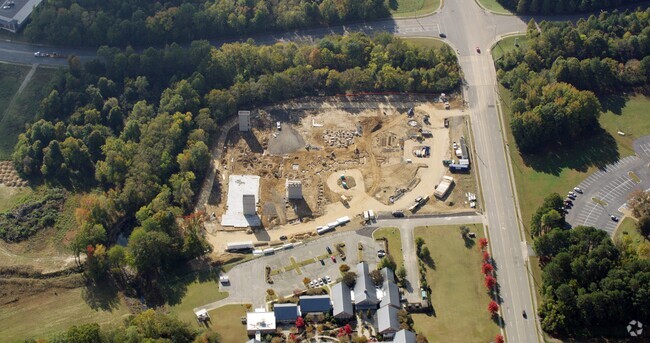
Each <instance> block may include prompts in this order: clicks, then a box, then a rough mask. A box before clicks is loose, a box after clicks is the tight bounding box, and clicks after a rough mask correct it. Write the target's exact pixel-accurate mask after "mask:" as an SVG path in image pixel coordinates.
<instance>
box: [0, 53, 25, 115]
mask: <svg viewBox="0 0 650 343" xmlns="http://www.w3.org/2000/svg"><path fill="white" fill-rule="evenodd" d="M28 72H29V67H26V66H19V65H14V64H4V63H0V117H4V112H3V111H4V110H5V109H6V108H7V107H8V106H9V103H10V102H11V98H13V96H14V94H16V91H17V90H18V88H19V87H20V83H21V82H23V79H24V78H25V76H26V75H27V73H28Z"/></svg>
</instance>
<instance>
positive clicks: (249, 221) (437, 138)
mask: <svg viewBox="0 0 650 343" xmlns="http://www.w3.org/2000/svg"><path fill="white" fill-rule="evenodd" d="M442 96H443V97H436V98H433V97H425V96H410V97H406V96H400V97H378V96H365V97H364V96H361V97H355V98H347V97H331V98H317V99H300V100H296V101H292V102H288V103H283V104H276V105H273V106H269V107H265V108H258V109H251V110H250V111H240V115H239V125H235V126H234V127H233V128H232V129H231V130H230V131H229V132H228V133H227V138H226V140H225V146H224V147H223V149H224V151H223V153H222V155H221V159H220V160H219V161H215V164H216V165H217V166H218V170H219V172H218V174H217V175H216V176H215V180H214V184H213V187H212V192H211V194H210V198H209V199H208V202H207V204H206V206H205V208H206V212H207V213H209V214H211V216H210V218H211V220H210V221H209V222H208V223H206V228H207V231H208V233H210V234H211V235H217V234H218V233H219V232H230V233H235V232H240V233H241V234H231V235H230V236H229V237H231V238H232V239H240V238H242V239H245V237H244V236H243V235H246V234H248V235H249V237H248V239H249V240H250V239H253V237H251V236H250V234H253V233H255V234H256V236H257V238H258V239H259V240H264V239H271V238H274V237H275V236H278V237H279V236H287V235H289V236H293V235H296V234H303V235H314V234H315V232H316V231H315V229H316V228H318V227H323V226H326V225H328V223H332V222H333V221H335V220H336V218H340V217H349V218H352V220H351V221H352V224H351V225H350V226H351V227H353V226H354V225H355V224H357V227H358V225H359V224H362V223H363V222H364V221H365V220H366V219H367V218H364V211H368V210H372V211H373V213H376V215H382V214H383V215H387V216H390V215H392V214H394V215H401V214H404V213H406V214H407V215H410V214H413V213H415V212H417V211H421V212H453V211H462V210H466V209H469V208H470V207H475V206H476V202H475V199H476V197H475V192H476V191H475V189H476V183H475V175H473V173H470V172H469V157H468V156H463V154H468V151H469V150H470V149H469V147H468V146H469V144H466V143H465V141H464V139H465V138H466V137H469V136H470V135H469V132H468V125H467V122H466V120H467V117H466V116H465V115H464V113H463V111H462V101H456V100H454V99H448V98H446V97H444V95H442ZM463 137H465V138H463ZM461 138H463V139H461ZM461 141H462V142H463V149H464V150H465V152H463V150H462V149H461V147H460V145H459V144H460V142H461ZM464 157H467V158H466V159H465V158H464ZM459 163H463V164H466V166H465V167H466V169H465V167H464V168H462V169H463V171H465V172H463V173H459V174H451V170H452V168H451V167H450V165H451V166H454V165H455V166H459ZM445 176H447V177H446V178H445ZM258 180H259V181H258ZM450 180H451V181H450ZM438 184H441V185H444V187H445V190H444V192H442V194H441V192H440V191H438V192H437V194H436V197H434V192H435V191H436V188H437V186H438ZM247 193H248V194H247ZM416 198H417V199H420V200H419V201H415V200H416ZM242 199H243V200H242ZM247 199H248V200H247ZM427 200H428V201H427ZM471 200H474V201H471ZM236 217H239V218H240V219H236ZM231 238H228V240H232V239H231ZM275 238H277V237H275ZM211 241H213V244H215V248H216V249H215V250H219V248H220V247H222V246H223V244H224V241H223V239H211Z"/></svg>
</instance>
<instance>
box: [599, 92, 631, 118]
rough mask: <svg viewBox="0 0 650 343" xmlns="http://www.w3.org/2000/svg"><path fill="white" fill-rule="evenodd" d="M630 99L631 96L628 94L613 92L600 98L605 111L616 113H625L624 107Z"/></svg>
mask: <svg viewBox="0 0 650 343" xmlns="http://www.w3.org/2000/svg"><path fill="white" fill-rule="evenodd" d="M628 100H629V96H627V95H626V94H611V95H608V96H604V97H601V98H600V105H601V106H602V107H603V111H611V112H612V113H614V114H616V115H621V114H623V107H625V103H626V102H627V101H628Z"/></svg>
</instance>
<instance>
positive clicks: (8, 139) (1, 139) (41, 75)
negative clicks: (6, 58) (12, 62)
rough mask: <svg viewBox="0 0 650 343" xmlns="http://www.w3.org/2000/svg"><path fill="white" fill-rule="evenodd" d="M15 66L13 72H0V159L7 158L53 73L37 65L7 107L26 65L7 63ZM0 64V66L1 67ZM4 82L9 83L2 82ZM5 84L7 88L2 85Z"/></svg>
mask: <svg viewBox="0 0 650 343" xmlns="http://www.w3.org/2000/svg"><path fill="white" fill-rule="evenodd" d="M0 66H1V68H7V65H0ZM10 67H11V68H17V70H18V71H19V72H20V73H18V71H15V72H14V74H16V73H18V75H16V76H12V77H8V76H7V75H5V74H4V73H2V74H0V75H2V77H1V78H0V84H2V85H3V86H2V88H0V89H1V90H0V106H1V107H0V116H1V119H0V160H8V159H11V154H12V152H13V149H14V146H15V145H16V142H17V141H18V135H19V134H21V133H22V132H24V131H25V123H27V122H31V121H33V119H34V117H35V116H36V114H37V111H38V107H39V105H40V103H41V99H43V98H44V97H45V96H47V95H48V94H49V90H50V88H49V87H48V86H49V84H50V81H51V80H52V78H53V77H54V74H55V73H56V70H54V69H47V68H42V67H40V68H38V69H36V72H35V73H34V75H33V76H32V79H31V80H30V81H29V83H28V84H27V85H26V86H25V88H24V89H23V91H22V92H21V93H20V94H18V95H17V96H16V99H15V101H14V102H13V104H12V106H10V107H7V106H8V105H9V103H10V102H11V98H12V97H13V96H14V94H15V93H16V91H17V90H18V87H19V86H20V84H21V83H22V81H23V79H24V77H25V75H24V74H27V71H29V68H27V67H18V66H10ZM1 68H0V69H1ZM7 83H10V84H8V85H6V84H7ZM5 85H6V86H7V88H4V87H5Z"/></svg>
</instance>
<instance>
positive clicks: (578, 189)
mask: <svg viewBox="0 0 650 343" xmlns="http://www.w3.org/2000/svg"><path fill="white" fill-rule="evenodd" d="M573 190H574V191H576V192H578V193H582V189H580V188H578V187H573Z"/></svg>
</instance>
